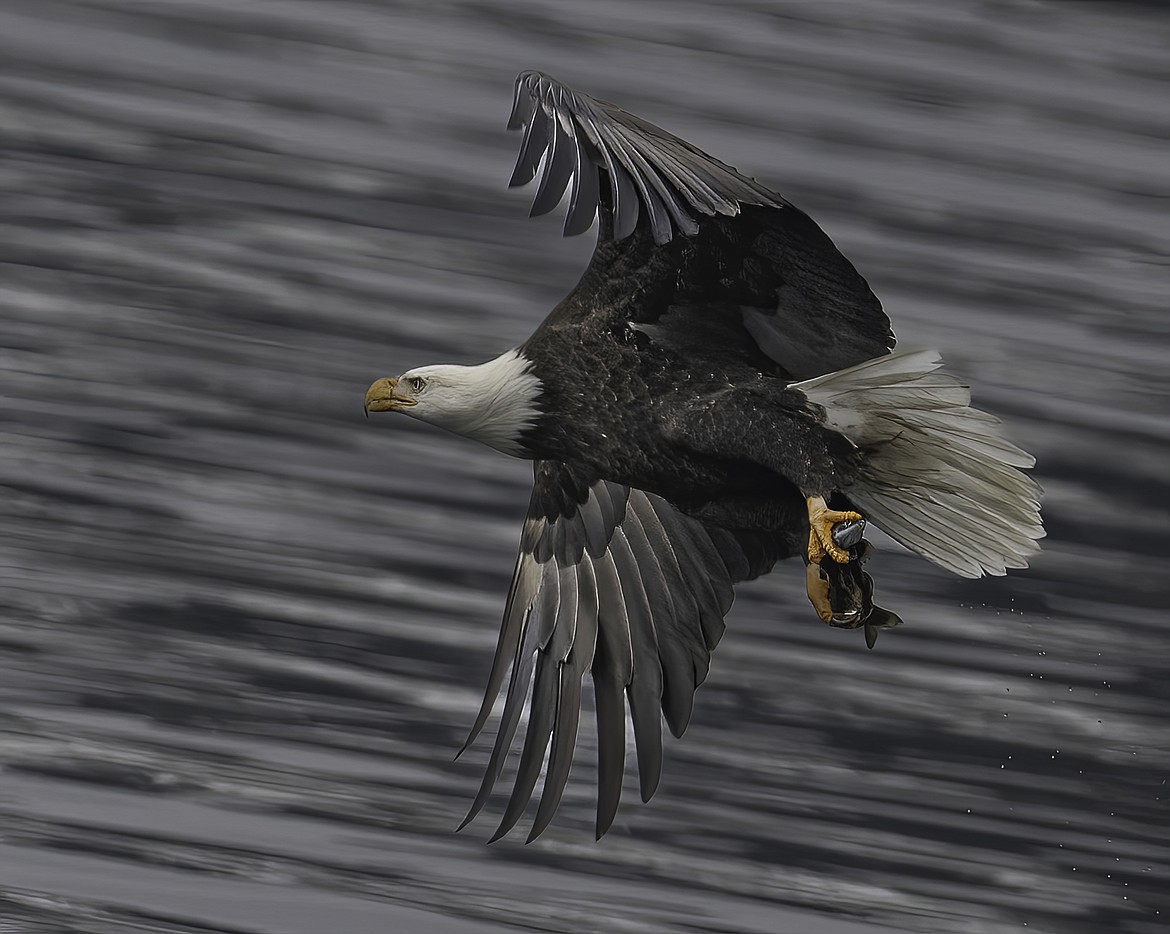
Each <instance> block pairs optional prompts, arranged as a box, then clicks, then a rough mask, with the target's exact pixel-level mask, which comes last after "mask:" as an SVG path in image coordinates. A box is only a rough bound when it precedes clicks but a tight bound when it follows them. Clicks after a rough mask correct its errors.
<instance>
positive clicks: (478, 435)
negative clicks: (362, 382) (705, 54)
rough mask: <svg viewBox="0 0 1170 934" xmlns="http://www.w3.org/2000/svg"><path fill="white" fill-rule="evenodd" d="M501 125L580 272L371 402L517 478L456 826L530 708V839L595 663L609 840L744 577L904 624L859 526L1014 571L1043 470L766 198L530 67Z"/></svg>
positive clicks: (679, 726) (852, 618)
mask: <svg viewBox="0 0 1170 934" xmlns="http://www.w3.org/2000/svg"><path fill="white" fill-rule="evenodd" d="M509 128H510V129H521V128H523V130H524V139H523V143H522V144H521V147H520V156H519V160H518V161H517V164H516V168H515V172H514V173H513V175H512V179H511V184H512V185H513V186H515V185H523V184H526V183H528V182H530V181H532V180H533V179H534V178H535V177H536V175H537V174H538V172H539V174H540V182H539V185H538V187H537V190H536V195H535V200H534V203H533V208H532V213H533V214H534V215H536V214H542V213H546V212H548V211H550V210H552V209H553V208H554V207H556V206H557V205H558V204H559V203H560V202H561V201H562V199H563V196H564V194H565V191H566V189H571V194H570V197H569V206H568V213H567V217H566V220H565V234H566V235H569V234H579V233H583V232H584V231H586V230H588V229H589V228H590V227H591V226H592V225H593V224H594V223H595V222H596V223H597V225H598V238H597V247H596V250H595V252H594V254H593V258H592V260H591V261H590V263H589V266H588V268H587V269H586V270H585V273H584V274H583V275H582V277H581V280H580V282H578V283H577V286H576V288H574V289H573V291H572V292H571V293H569V295H568V296H567V297H566V298H565V299H564V300H563V301H562V302H561V303H560V304H559V305H557V307H556V308H555V309H553V311H552V313H551V314H549V316H548V317H547V318H546V319H545V320H544V322H543V323H542V324H541V325H540V326H539V327H538V328H537V329H536V331H535V332H534V333H533V334H532V336H531V337H529V338H528V340H526V341H525V342H524V343H523V344H522V345H521V346H519V347H517V348H514V349H511V350H508V351H506V352H505V353H503V354H502V355H500V356H498V357H496V358H495V359H493V360H489V361H488V362H486V363H483V364H480V365H478V366H449V365H439V366H424V367H420V368H418V369H413V370H410V371H408V372H406V373H404V374H402V375H401V376H398V377H391V378H383V379H379V380H377V381H376V382H375V383H374V384H373V385H372V386H371V387H370V389H369V391H368V392H367V394H366V397H365V408H366V410H367V412H384V411H385V412H401V413H403V414H405V415H410V416H413V417H414V418H419V419H422V420H423V421H426V422H429V423H431V424H433V425H437V426H439V427H441V428H446V429H448V430H450V431H453V432H455V433H457V434H460V435H464V436H466V437H468V438H473V439H475V440H477V441H481V442H483V443H484V444H487V445H489V446H491V447H493V448H495V449H496V450H498V451H502V452H503V453H505V454H510V455H513V456H515V457H521V458H526V459H529V460H531V461H532V462H533V480H534V482H533V488H532V499H531V502H530V505H529V509H528V517H527V518H526V520H525V522H524V529H523V533H522V535H521V539H520V550H519V556H518V558H517V561H516V569H515V573H514V575H513V578H512V585H511V590H510V592H509V594H508V598H507V604H506V608H505V610H504V617H503V622H502V625H501V629H500V636H499V643H498V646H497V648H496V653H495V660H494V663H493V665H492V669H491V674H490V675H489V678H488V686H487V691H486V696H485V697H484V701H483V705H482V707H481V709H480V712H479V715H478V717H477V718H476V720H475V723H474V726H473V727H472V730H471V734H470V736H469V737H468V740H467V743H468V744H470V743H471V742H472V741H473V740H474V739H475V738H476V736H478V735H479V732H480V730H481V729H482V728H483V726H484V724H485V722H486V721H487V719H488V716H489V713H490V711H491V709H492V706H493V704H494V702H495V699H496V697H497V696H498V694H499V692H500V690H501V688H502V686H503V683H504V679H505V676H506V675H507V674H508V671H509V669H510V670H511V677H510V680H509V683H508V688H507V694H506V700H505V703H504V708H503V715H502V721H501V723H500V727H499V731H498V733H497V735H496V739H495V745H494V747H493V749H492V753H491V757H490V760H489V763H488V767H487V772H486V774H485V776H484V779H483V783H482V785H481V787H480V791H479V794H478V795H477V797H476V798H475V801H474V803H473V804H472V807H471V809H470V812H469V813H468V815H467V818H466V819H465V820H464V822H463V825H461V826H464V825H466V824H467V823H468V822H469V821H470V820H471V819H472V818H473V817H475V815H476V814H477V813H479V811H480V810H481V808H482V807H483V806H484V804H485V803H486V801H487V800H488V798H489V796H490V794H491V791H492V788H493V786H494V784H495V782H496V780H497V779H498V778H499V776H500V773H501V769H502V767H503V764H504V760H505V758H506V756H507V753H508V751H509V748H510V746H511V744H512V741H513V738H514V737H515V735H516V731H517V727H518V725H519V722H520V719H521V713H522V710H523V708H524V706H525V702H526V701H528V704H529V716H528V725H527V730H526V733H525V739H524V745H523V751H522V752H521V754H520V759H519V765H518V769H517V774H516V777H515V781H514V787H513V791H512V794H511V798H510V800H509V802H508V804H507V807H506V810H505V813H504V816H503V819H502V821H501V824H500V827H499V829H498V830H497V832H496V835H495V836H494V837H493V838H492V839H493V840H494V839H498V838H499V837H501V836H503V835H504V834H505V833H507V832H508V831H510V830H511V829H512V827H513V826H514V825H515V824H516V821H517V820H518V819H519V817H520V816H521V814H522V812H523V811H524V809H525V807H526V805H527V804H528V802H529V800H530V799H531V797H532V794H533V791H534V788H535V786H536V782H537V780H538V778H539V775H540V772H541V768H542V765H543V764H544V763H545V757H546V752H547V768H546V774H545V778H544V788H543V792H542V793H541V796H540V802H539V805H538V807H537V812H536V817H535V820H534V822H533V825H532V830H531V834H530V836H529V838H528V839H529V840H532V839H534V838H535V837H536V836H538V835H539V834H540V833H541V832H542V831H543V830H544V829H545V827H546V826H547V825H548V823H549V821H550V820H551V819H552V816H553V814H554V812H555V811H556V809H557V806H558V804H559V802H560V799H561V795H562V792H563V790H564V787H565V783H566V781H567V779H568V774H569V768H570V765H571V763H572V759H573V749H574V746H575V743H576V737H577V729H578V721H579V719H580V711H581V692H582V681H583V678H584V676H585V674H586V673H587V672H588V673H589V674H590V675H591V676H592V681H593V694H594V707H595V710H596V717H597V738H598V795H597V824H596V830H597V836H598V837H599V838H600V836H601V835H602V834H603V833H605V831H606V830H607V829H608V828H609V826H610V824H611V822H612V821H613V818H614V814H615V812H616V810H617V806H618V799H619V797H620V794H621V789H622V777H623V772H624V764H625V752H626V703H627V702H628V704H629V711H630V715H631V720H632V723H633V732H634V739H635V746H636V751H637V762H638V773H639V780H640V786H641V795H642V799H643V801H647V800H649V798H650V797H651V796H652V795H653V794H654V791H655V789H656V788H657V786H658V782H659V777H660V775H661V770H662V733H661V729H662V720H663V719H665V721H666V724H667V727H668V728H669V729H670V731H671V732H672V733H673V734H674V735H675V736H681V735H682V733H683V731H684V730H685V729H686V726H687V723H688V721H689V719H690V716H691V709H692V704H693V698H694V693H695V689H696V688H697V686H698V685H699V684H700V683H701V682H702V681H703V679H704V678H705V677H706V675H707V671H708V666H709V661H710V655H711V652H712V650H713V649H714V648H715V646H716V645H717V644H718V642H719V640H720V637H721V636H722V635H723V629H724V617H725V616H726V615H727V612H728V610H729V609H730V607H731V602H732V597H733V585H734V584H736V583H737V582H739V581H745V580H751V579H753V578H755V577H758V576H759V575H761V574H764V573H767V572H768V571H770V570H771V569H772V566H773V565H774V564H775V563H776V562H777V561H778V560H780V559H784V558H788V557H792V556H795V555H800V556H801V557H802V558H803V560H804V562H805V565H806V584H807V588H808V593H809V598H810V600H811V601H812V603H813V606H814V608H815V609H816V611H817V613H818V615H819V616H820V617H821V618H822V619H824V620H825V621H826V622H829V623H833V624H837V625H845V626H857V625H860V624H862V623H865V624H867V626H868V627H869V628H872V623H871V620H872V619H877V620H884V621H885V622H886V623H887V624H888V623H890V622H896V621H897V619H896V617H893V616H892V614H888V613H886V611H883V610H881V608H878V607H874V606H873V604H872V599H871V597H872V580H870V579H869V576H868V575H864V574H861V573H860V572H858V570H857V568H858V566H859V564H860V562H861V561H863V560H864V559H865V557H866V556H867V553H868V544H867V543H866V542H864V541H861V542H858V538H859V535H858V532H857V529H858V528H860V527H861V523H862V522H863V521H869V522H872V523H873V524H874V525H876V526H877V527H878V528H880V529H882V530H884V531H885V532H887V533H888V534H889V535H890V536H892V537H893V538H894V539H896V540H897V541H899V542H901V543H902V544H903V545H905V546H906V547H907V548H909V549H910V550H911V551H914V552H917V553H918V554H920V555H922V556H923V557H925V558H927V559H929V560H930V561H933V562H934V563H936V564H938V565H940V566H942V567H943V568H946V569H947V570H949V571H952V572H954V573H955V574H958V575H961V576H963V577H978V576H980V575H982V574H1003V573H1004V572H1005V570H1006V569H1007V568H1021V567H1026V566H1027V560H1026V559H1027V557H1028V556H1029V555H1030V554H1033V553H1035V552H1036V551H1037V550H1038V549H1037V546H1036V540H1037V539H1039V538H1040V537H1042V536H1043V534H1044V531H1043V528H1042V526H1041V522H1040V513H1039V488H1038V487H1037V485H1036V483H1035V482H1034V481H1033V480H1031V479H1030V478H1029V477H1028V476H1027V475H1026V474H1024V473H1023V472H1022V470H1021V468H1027V467H1031V466H1032V464H1033V463H1034V461H1033V458H1032V457H1030V456H1029V455H1028V454H1026V453H1025V452H1024V451H1022V450H1020V449H1019V448H1018V447H1016V446H1015V445H1013V444H1011V443H1009V442H1008V441H1006V440H1005V439H1004V438H1003V437H1002V435H1001V433H1000V431H999V427H998V422H997V420H996V419H994V418H993V417H992V416H990V415H988V414H986V413H984V412H981V411H979V410H977V409H974V408H971V407H970V405H969V402H970V395H969V392H968V390H967V388H966V387H965V386H964V385H962V384H961V383H960V382H959V381H957V380H956V379H955V378H953V377H951V376H949V375H946V374H945V373H943V372H942V371H941V370H940V365H941V364H940V360H939V356H938V354H937V353H935V352H934V351H918V352H897V353H895V352H892V349H893V347H894V335H893V333H892V331H891V330H890V322H889V319H888V318H887V317H886V315H885V313H884V312H883V311H882V306H881V303H880V302H879V301H878V299H877V297H876V296H875V295H874V294H873V292H872V291H871V290H870V288H869V286H868V285H867V283H866V281H865V279H863V278H862V277H861V275H860V274H859V273H858V272H857V270H856V269H854V267H853V265H852V264H851V263H850V262H849V261H848V260H847V259H845V257H844V256H842V255H841V253H840V252H839V251H838V250H837V248H836V247H835V246H834V245H833V243H832V241H831V240H830V239H829V237H828V236H827V235H826V234H825V233H824V232H823V231H822V230H821V229H820V227H818V226H817V225H816V224H815V223H814V222H813V221H812V219H811V218H809V217H808V215H806V214H805V213H803V212H802V211H800V210H798V209H797V208H796V207H794V206H793V205H792V204H790V203H789V202H788V201H786V200H785V199H784V198H782V197H781V196H780V195H778V194H776V193H775V192H774V191H772V190H770V189H769V188H767V187H765V186H764V185H761V184H760V183H759V182H757V181H755V180H754V179H751V178H748V177H746V176H744V175H741V174H740V173H739V172H737V171H736V170H735V169H733V168H731V167H730V166H728V165H725V164H724V163H722V162H720V161H718V160H717V159H714V158H712V157H711V156H709V155H707V154H706V153H704V152H702V151H700V150H699V149H697V148H695V147H694V146H692V145H691V144H690V143H687V142H685V141H684V140H681V139H679V138H678V137H676V136H672V135H671V134H670V133H667V132H666V131H665V130H662V129H660V128H659V127H657V126H654V125H653V124H651V123H648V122H646V121H645V120H643V119H641V118H640V117H636V116H634V115H633V114H630V113H627V112H625V111H623V110H621V109H620V108H618V107H616V106H614V105H613V104H610V103H606V102H604V101H601V100H597V99H595V98H593V97H590V96H588V95H586V94H582V93H580V92H576V91H573V90H570V89H569V88H568V87H566V86H565V85H563V84H561V83H559V82H557V81H556V80H554V79H553V78H550V77H548V76H547V75H544V74H540V73H539V72H534V71H528V72H524V73H522V74H521V75H520V76H519V78H518V79H517V81H516V92H515V103H514V107H513V111H512V116H511V120H510V122H509ZM542 167H543V171H541V168H542ZM874 614H878V615H877V616H874ZM882 614H884V615H882ZM868 632H869V630H868V628H867V633H868ZM872 635H873V634H872V633H869V635H868V636H867V638H870V637H871V636H872ZM870 644H871V646H872V639H871V638H870ZM529 698H530V700H529ZM550 741H551V750H549V745H550ZM464 748H466V745H465V746H464Z"/></svg>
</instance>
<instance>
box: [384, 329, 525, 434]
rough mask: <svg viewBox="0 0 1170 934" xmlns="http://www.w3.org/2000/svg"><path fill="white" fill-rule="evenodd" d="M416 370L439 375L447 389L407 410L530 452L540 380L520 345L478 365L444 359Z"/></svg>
mask: <svg viewBox="0 0 1170 934" xmlns="http://www.w3.org/2000/svg"><path fill="white" fill-rule="evenodd" d="M412 372H415V373H419V374H423V375H427V376H429V377H431V378H432V379H434V380H435V381H436V382H437V383H439V384H440V386H441V389H442V394H441V395H440V394H439V392H437V391H436V392H434V394H433V396H432V397H431V398H429V399H428V398H426V397H425V396H424V398H423V400H422V404H420V405H418V406H416V407H415V408H414V409H413V410H411V409H408V410H407V414H409V415H415V416H416V417H418V418H421V419H424V420H425V421H428V422H431V423H432V424H434V425H438V426H439V427H440V428H446V429H447V430H448V431H453V432H455V433H456V434H460V435H463V436H465V437H467V438H472V439H474V440H476V441H479V442H482V443H483V444H486V445H488V447H493V448H495V449H496V450H497V451H502V452H504V453H505V454H511V455H514V456H516V457H524V456H526V455H527V454H528V451H527V450H526V448H525V445H524V443H523V436H524V434H525V432H526V431H527V430H528V429H530V428H532V427H533V426H534V425H535V424H536V421H537V419H538V418H539V416H540V407H539V399H540V394H541V382H540V379H539V378H538V377H537V376H536V375H535V374H534V373H533V372H532V364H531V362H530V361H529V360H528V358H527V357H525V356H524V354H523V352H521V351H520V350H519V349H514V350H509V351H507V352H506V353H503V354H501V355H500V356H498V357H496V358H495V359H494V360H489V361H488V362H487V363H481V364H479V365H478V366H451V365H445V366H434V367H424V368H422V369H419V370H414V371H412ZM440 386H437V387H436V389H438V388H440Z"/></svg>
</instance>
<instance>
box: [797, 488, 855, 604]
mask: <svg viewBox="0 0 1170 934" xmlns="http://www.w3.org/2000/svg"><path fill="white" fill-rule="evenodd" d="M805 503H806V504H807V505H808V560H809V561H811V562H812V563H813V564H819V563H820V561H821V559H822V558H824V557H825V555H826V554H827V555H829V556H830V557H831V558H832V559H833V560H834V561H836V562H837V563H838V564H847V563H848V562H849V553H848V552H847V551H845V550H844V549H843V548H841V547H840V546H838V545H837V543H836V542H834V541H833V526H835V525H837V523H839V522H856V521H859V520H860V519H861V513H858V512H851V511H846V512H840V511H838V510H836V509H830V508H829V507H828V505H827V504H826V503H825V498H824V497H823V496H810V497H808V498H807V499H806V500H805ZM809 596H810V599H811V596H812V594H811V592H810V594H809ZM813 605H814V606H815V605H816V601H815V600H814V601H813ZM819 612H820V611H819V608H818V613H819Z"/></svg>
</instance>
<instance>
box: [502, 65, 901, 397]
mask: <svg viewBox="0 0 1170 934" xmlns="http://www.w3.org/2000/svg"><path fill="white" fill-rule="evenodd" d="M521 126H523V128H524V141H523V143H522V144H521V146H520V156H519V159H518V161H517V163H516V169H515V171H514V172H513V174H512V180H511V184H512V185H523V184H526V183H528V182H530V181H532V179H533V178H535V177H536V173H537V171H538V170H539V169H540V167H541V165H542V164H543V172H542V174H541V177H540V182H539V185H538V187H537V191H536V197H535V200H534V202H533V205H532V213H533V214H534V215H535V214H543V213H546V212H548V211H551V210H552V209H553V208H554V207H556V205H557V204H558V203H559V202H560V201H561V199H562V197H563V195H564V193H565V189H566V187H567V186H569V184H570V183H572V194H571V195H570V198H569V209H568V217H567V218H566V221H565V233H566V234H576V233H581V232H583V231H585V230H587V229H588V228H589V226H590V225H591V224H592V223H593V220H594V218H595V217H596V218H598V219H599V221H600V234H599V238H598V248H597V251H596V252H595V253H594V256H593V260H592V262H591V263H590V267H589V269H588V270H587V271H586V272H585V274H584V276H583V277H582V279H581V282H580V283H579V284H578V285H577V288H576V289H575V290H574V291H573V293H572V294H571V295H570V296H569V297H568V298H567V299H566V300H565V301H564V302H562V303H561V305H560V306H559V307H558V308H557V309H556V310H555V311H554V312H553V314H552V315H551V316H550V318H549V321H548V322H546V325H547V324H554V323H555V324H559V325H564V324H566V323H571V322H573V321H574V320H580V319H584V318H588V317H596V316H598V315H601V316H609V317H610V318H614V319H616V318H617V317H619V316H625V317H627V318H628V319H629V320H632V321H635V322H636V323H639V324H655V323H658V324H662V325H663V326H664V327H666V328H669V329H671V330H690V331H692V332H693V331H694V330H695V326H694V323H693V322H692V321H691V320H688V317H687V314H682V315H680V314H678V313H677V310H678V309H680V308H681V309H685V310H686V311H687V313H688V314H692V315H695V314H698V315H701V316H702V317H703V319H704V321H705V324H704V327H705V329H706V330H707V331H708V332H710V331H711V326H712V322H713V321H714V322H715V323H716V324H717V325H721V326H722V327H724V328H725V331H726V333H725V335H724V336H725V338H726V344H727V348H728V349H731V348H736V347H738V346H739V344H741V343H742V342H743V341H747V342H748V343H749V344H750V345H751V346H753V347H755V348H758V350H760V351H762V352H763V354H764V355H765V356H766V357H767V358H769V359H770V360H771V361H773V362H774V363H775V364H777V365H778V366H779V367H780V369H781V370H782V371H783V373H784V374H786V375H788V376H789V377H791V378H793V379H809V378H812V377H814V376H819V375H821V374H823V373H827V372H831V371H833V370H838V369H843V368H845V367H848V366H853V365H854V364H857V363H860V362H862V361H864V360H868V359H871V358H873V357H876V356H880V355H882V354H884V353H887V352H888V351H889V349H890V348H891V347H893V345H894V335H893V333H892V331H891V330H890V321H889V318H887V317H886V315H885V312H883V311H882V306H881V303H880V302H879V301H878V299H877V297H876V296H875V295H874V294H873V292H872V291H871V290H870V288H869V285H868V284H867V283H866V281H865V279H864V278H862V276H861V275H860V274H859V273H858V272H857V270H856V269H855V268H854V267H853V265H852V264H851V263H850V262H849V261H848V260H847V259H846V258H845V257H844V256H842V255H841V253H840V251H839V250H838V249H837V248H836V246H834V244H833V242H832V240H830V239H829V237H828V236H827V235H826V234H825V233H824V231H822V230H821V229H820V227H818V226H817V225H816V223H815V222H814V221H813V220H812V219H811V218H810V217H808V215H806V214H805V213H804V212H802V211H800V210H799V209H797V208H795V207H793V206H792V205H791V204H790V203H788V202H787V201H785V200H784V199H783V198H782V197H781V196H780V195H778V194H776V193H775V192H773V191H771V190H769V189H768V188H766V187H765V186H763V185H761V184H760V183H758V182H756V181H755V180H754V179H751V178H748V177H746V176H744V175H741V174H740V173H739V172H737V171H736V170H735V169H733V168H732V167H731V166H729V165H726V164H724V163H722V162H720V161H719V160H718V159H714V158H712V157H711V156H709V155H707V154H706V153H704V152H702V151H701V150H699V149H697V148H696V147H694V146H692V145H691V144H690V143H688V142H686V141H685V140H681V139H679V138H678V137H676V136H673V135H671V134H670V133H667V132H666V131H665V130H663V129H660V128H659V127H656V126H654V125H653V124H651V123H648V122H646V121H645V120H642V119H641V118H639V117H636V116H634V115H633V114H629V113H626V112H625V111H624V110H622V109H620V108H619V107H616V106H614V105H613V104H609V103H606V102H604V101H599V100H597V99H595V98H592V97H590V96H589V95H587V94H582V93H580V92H576V91H572V90H570V89H569V88H567V87H565V86H564V85H563V84H560V83H558V82H557V81H556V80H554V79H553V78H550V77H549V76H547V75H543V74H540V73H539V72H535V71H527V72H524V73H522V74H521V75H520V76H519V78H517V80H516V98H515V103H514V106H513V109H512V118H511V121H510V122H509V127H511V128H513V129H519V128H520V127H521ZM671 312H675V313H674V314H673V315H672V314H671ZM620 323H622V322H619V321H617V320H610V321H609V322H608V324H609V325H613V324H620ZM711 337H712V334H710V333H708V334H707V335H706V339H707V340H708V342H709V340H710V338H711Z"/></svg>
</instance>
